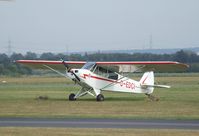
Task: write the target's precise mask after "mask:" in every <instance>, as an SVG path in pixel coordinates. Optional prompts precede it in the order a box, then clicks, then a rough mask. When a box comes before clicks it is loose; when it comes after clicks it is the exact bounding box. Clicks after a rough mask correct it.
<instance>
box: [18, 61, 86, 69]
mask: <svg viewBox="0 0 199 136" xmlns="http://www.w3.org/2000/svg"><path fill="white" fill-rule="evenodd" d="M16 62H17V63H20V64H23V65H25V66H28V67H31V68H34V69H46V67H45V65H47V66H48V67H51V68H53V69H56V70H60V71H63V70H65V69H66V68H65V66H64V65H63V61H49V60H17V61H16ZM64 63H65V64H67V65H68V66H69V67H71V68H81V67H82V66H83V65H84V64H85V63H86V62H85V61H64Z"/></svg>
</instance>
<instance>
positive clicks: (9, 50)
mask: <svg viewBox="0 0 199 136" xmlns="http://www.w3.org/2000/svg"><path fill="white" fill-rule="evenodd" d="M7 48H8V56H11V54H12V45H11V40H10V39H9V40H8V47H7Z"/></svg>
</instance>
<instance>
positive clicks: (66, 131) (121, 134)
mask: <svg viewBox="0 0 199 136" xmlns="http://www.w3.org/2000/svg"><path fill="white" fill-rule="evenodd" d="M0 134H1V136H57V135H59V136H107V135H108V136H116V135H117V136H149V135H152V136H171V135H174V136H187V135H188V136H198V135H199V131H198V130H171V129H170V130H166V129H149V130H146V129H101V128H100V129H99V128H96V129H88V128H29V127H25V128H20V127H17V128H13V127H4V128H0Z"/></svg>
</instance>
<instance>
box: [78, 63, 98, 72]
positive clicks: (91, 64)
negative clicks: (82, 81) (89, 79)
mask: <svg viewBox="0 0 199 136" xmlns="http://www.w3.org/2000/svg"><path fill="white" fill-rule="evenodd" d="M94 65H95V62H87V63H86V64H85V65H84V66H83V67H82V68H81V69H88V70H90V69H91V68H93V66H94Z"/></svg>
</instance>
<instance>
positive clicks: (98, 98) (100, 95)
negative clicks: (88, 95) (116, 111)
mask: <svg viewBox="0 0 199 136" xmlns="http://www.w3.org/2000/svg"><path fill="white" fill-rule="evenodd" d="M96 100H97V101H98V102H99V101H104V96H103V95H102V94H98V95H97V97H96Z"/></svg>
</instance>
